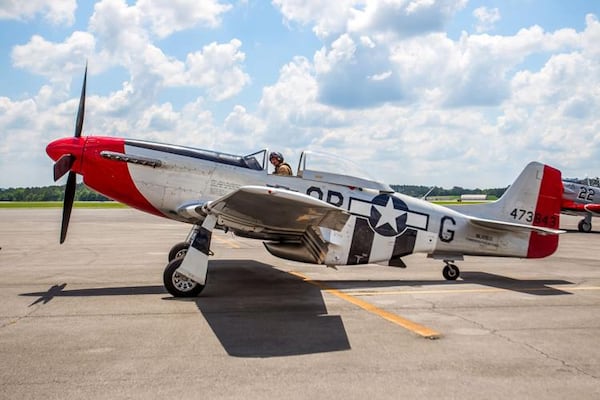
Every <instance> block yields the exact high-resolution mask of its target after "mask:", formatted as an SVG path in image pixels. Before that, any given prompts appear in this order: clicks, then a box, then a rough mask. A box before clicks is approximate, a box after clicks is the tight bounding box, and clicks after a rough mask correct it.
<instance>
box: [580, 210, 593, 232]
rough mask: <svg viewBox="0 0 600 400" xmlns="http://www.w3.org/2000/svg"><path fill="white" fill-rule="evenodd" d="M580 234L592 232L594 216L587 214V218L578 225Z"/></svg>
mask: <svg viewBox="0 0 600 400" xmlns="http://www.w3.org/2000/svg"><path fill="white" fill-rule="evenodd" d="M577 228H578V229H579V232H585V233H590V232H591V231H592V214H586V216H585V218H584V219H582V220H581V221H579V224H577Z"/></svg>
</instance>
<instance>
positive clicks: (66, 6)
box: [0, 0, 77, 25]
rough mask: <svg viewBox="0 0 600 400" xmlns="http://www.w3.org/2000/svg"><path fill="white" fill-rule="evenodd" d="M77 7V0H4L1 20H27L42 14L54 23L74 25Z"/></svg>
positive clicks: (1, 3) (0, 7)
mask: <svg viewBox="0 0 600 400" xmlns="http://www.w3.org/2000/svg"><path fill="white" fill-rule="evenodd" d="M76 8H77V3H76V0H52V1H47V0H27V1H23V0H3V1H1V2H0V20H2V19H16V20H27V19H31V18H34V17H35V15H36V14H42V15H43V17H44V19H46V20H47V21H48V22H50V23H51V24H53V25H59V24H67V25H72V24H73V22H74V20H75V9H76Z"/></svg>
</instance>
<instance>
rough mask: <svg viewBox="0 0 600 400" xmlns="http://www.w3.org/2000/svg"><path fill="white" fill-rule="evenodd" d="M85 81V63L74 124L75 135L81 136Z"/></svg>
mask: <svg viewBox="0 0 600 400" xmlns="http://www.w3.org/2000/svg"><path fill="white" fill-rule="evenodd" d="M86 82H87V63H86V64H85V73H84V74H83V86H82V87H81V97H80V98H79V109H78V110H77V123H76V125H75V137H80V136H81V131H82V130H83V114H85V87H86Z"/></svg>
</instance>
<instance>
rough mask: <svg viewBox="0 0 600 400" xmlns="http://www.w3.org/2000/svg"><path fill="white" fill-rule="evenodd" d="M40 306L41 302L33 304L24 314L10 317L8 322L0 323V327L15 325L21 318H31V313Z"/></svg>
mask: <svg viewBox="0 0 600 400" xmlns="http://www.w3.org/2000/svg"><path fill="white" fill-rule="evenodd" d="M40 306H41V304H40V305H37V304H36V305H34V306H33V308H32V309H31V310H30V311H29V312H27V313H25V314H24V315H21V316H19V317H16V318H13V319H10V320H9V321H8V322H5V323H4V324H2V325H0V329H4V328H7V327H9V326H12V325H15V324H17V323H18V322H19V321H21V320H23V319H26V318H32V317H33V314H34V313H35V312H36V311H37V310H38V309H39V308H40Z"/></svg>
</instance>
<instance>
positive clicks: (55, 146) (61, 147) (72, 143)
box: [46, 137, 85, 161]
mask: <svg viewBox="0 0 600 400" xmlns="http://www.w3.org/2000/svg"><path fill="white" fill-rule="evenodd" d="M84 145H85V138H83V137H78V138H76V137H68V138H62V139H56V140H55V141H53V142H50V143H49V144H48V146H47V147H46V153H48V155H49V156H50V158H51V159H53V160H54V161H56V160H58V159H59V158H60V157H62V156H63V155H65V154H71V155H73V156H75V159H77V160H81V156H82V154H83V146H84Z"/></svg>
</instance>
